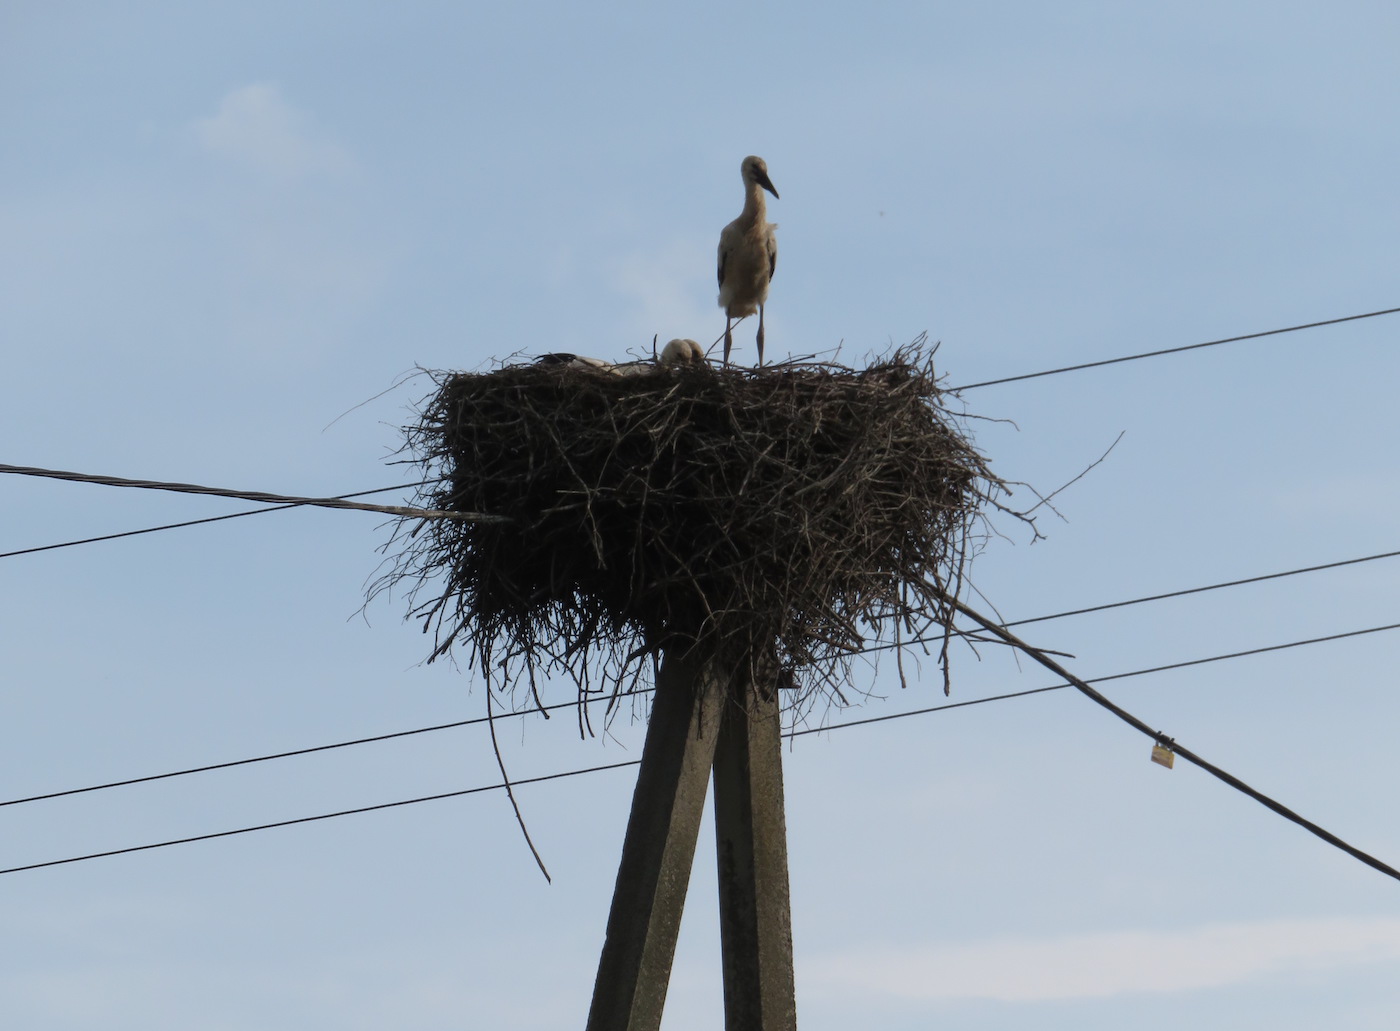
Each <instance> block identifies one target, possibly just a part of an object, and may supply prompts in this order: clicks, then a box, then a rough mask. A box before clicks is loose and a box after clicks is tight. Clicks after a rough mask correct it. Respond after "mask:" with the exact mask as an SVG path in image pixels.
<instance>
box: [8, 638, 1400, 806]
mask: <svg viewBox="0 0 1400 1031" xmlns="http://www.w3.org/2000/svg"><path fill="white" fill-rule="evenodd" d="M1006 625H1007V626H1010V625H1012V624H1006ZM1396 629H1400V623H1392V624H1389V625H1387V626H1378V627H1369V628H1367V629H1365V630H1349V631H1346V632H1344V633H1340V634H1330V635H1328V636H1326V637H1312V638H1308V639H1306V640H1301V641H1289V642H1287V643H1285V644H1270V645H1264V646H1263V647H1260V648H1250V649H1248V650H1246V651H1239V652H1230V653H1228V654H1225V655H1211V656H1208V657H1206V658H1203V659H1186V660H1183V661H1181V662H1173V663H1168V664H1166V665H1164V666H1151V667H1148V668H1146V669H1136V670H1130V671H1128V672H1126V673H1111V674H1109V675H1107V676H1102V677H1095V678H1094V679H1093V680H1090V681H1088V682H1089V683H1091V684H1103V683H1107V682H1108V681H1110V680H1126V679H1128V678H1130V677H1141V676H1146V675H1147V674H1149V673H1163V672H1166V671H1167V670H1173V669H1185V668H1187V667H1189V666H1202V665H1206V664H1208V663H1212V662H1222V661H1224V660H1225V659H1242V658H1246V657H1248V656H1251V655H1263V654H1265V653H1267V652H1276V651H1285V650H1287V649H1289V648H1301V647H1304V646H1306V645H1313V644H1323V643H1325V642H1328V641H1338V640H1342V639H1344V638H1348V637H1362V636H1364V635H1366V634H1375V633H1380V632H1381V631H1384V630H1396ZM867 650H868V651H873V650H875V649H873V648H871V649H867ZM1068 686H1069V684H1067V683H1065V684H1055V685H1053V686H1051V687H1037V688H1032V689H1030V690H1028V691H1013V692H1011V693H1009V694H1001V695H992V696H989V697H986V698H973V699H970V700H968V701H965V702H950V703H947V704H944V705H934V706H930V707H929V708H926V709H912V710H909V711H907V712H898V713H890V714H887V715H884V716H871V717H869V718H867V719H860V720H851V721H848V722H846V723H833V724H829V725H827V726H823V727H813V728H807V729H803V730H799V731H794V732H793V735H792V736H794V737H796V736H801V735H803V734H814V733H820V732H821V731H823V730H829V729H835V728H839V727H858V726H862V725H864V724H866V723H882V722H884V721H886V720H895V719H903V718H905V717H906V716H921V715H925V714H927V713H931V712H940V711H942V710H944V709H959V708H963V707H965V706H968V705H981V704H983V703H984V702H998V701H1003V700H1005V699H1008V698H1023V697H1026V696H1027V695H1033V694H1043V693H1044V692H1046V691H1059V690H1063V689H1064V688H1066V687H1068ZM652 690H653V689H652V688H637V689H636V690H632V691H624V692H622V695H621V697H630V696H634V695H645V694H651V693H652ZM611 697H612V696H608V697H606V698H604V697H599V698H590V699H586V700H585V701H584V703H583V704H586V705H592V704H593V703H594V702H603V701H611ZM579 704H580V703H579V702H578V701H577V700H575V701H572V702H556V703H555V704H553V705H545V706H541V707H539V708H533V709H526V710H523V711H520V712H504V713H500V714H498V715H491V716H474V717H472V718H471V719H465V720H455V721H453V722H451V723H438V724H435V725H433V726H430V727H415V728H413V729H412V730H396V731H391V732H389V733H387V734H375V735H373V736H372V737H359V738H353V739H351V740H349V741H336V742H332V743H331V744H326V745H312V746H310V747H308V748H296V749H292V750H291V751H287V752H273V753H271V754H268V755H257V756H252V757H250V758H247V759H234V760H232V761H229V762H221V763H210V764H209V765H206V766H193V767H190V768H188V769H183V770H171V771H169V772H167V773H153V774H149V775H147V776H143V777H129V778H127V779H125V780H114V781H108V782H106V783H103V784H89V785H87V786H85V787H81V788H67V789H64V790H62V791H49V792H45V793H44V794H41V795H28V796H26V797H24V798H11V799H6V800H4V801H0V809H3V808H5V807H6V806H12V805H26V804H28V803H30V802H43V801H46V800H48V799H53V798H65V797H67V796H69V795H83V794H87V793H88V792H92V791H105V790H107V789H108V788H121V787H128V786H130V785H132V784H145V783H148V782H150V781H156V780H169V779H170V778H172V777H186V776H189V775H190V774H194V773H209V772H212V771H214V770H226V769H231V768H233V767H235V766H249V765H252V764H253V763H261V762H270V761H272V760H274V759H290V758H292V757H294V756H298V755H311V754H312V753H315V752H329V751H333V750H334V749H337V748H351V747H353V746H356V745H367V744H374V743H376V742H379V741H391V740H393V739H395V738H401V737H413V736H415V735H417V734H431V733H434V732H436V731H439V730H453V729H456V728H458V727H471V726H479V725H481V724H483V723H493V724H494V723H495V722H496V721H497V720H504V719H513V718H515V717H518V716H530V715H533V714H535V713H537V712H539V713H550V712H555V711H557V710H559V709H570V708H574V707H575V706H577V705H579Z"/></svg>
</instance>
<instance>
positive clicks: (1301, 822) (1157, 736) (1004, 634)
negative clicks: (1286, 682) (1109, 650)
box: [943, 594, 1400, 881]
mask: <svg viewBox="0 0 1400 1031" xmlns="http://www.w3.org/2000/svg"><path fill="white" fill-rule="evenodd" d="M943 601H944V603H945V604H947V605H951V606H952V607H953V608H955V609H957V610H958V611H959V612H961V613H962V614H963V615H964V616H966V617H967V618H968V619H971V620H972V621H973V622H975V623H978V624H980V625H981V626H982V628H983V629H984V630H986V631H988V632H989V633H992V634H995V635H996V636H998V637H1000V638H1001V639H1002V640H1004V641H1005V642H1006V643H1007V644H1009V645H1012V646H1013V647H1015V648H1018V649H1020V650H1021V651H1022V652H1024V653H1025V654H1026V655H1028V656H1030V657H1031V658H1032V659H1034V660H1035V661H1036V662H1038V663H1040V664H1041V665H1042V666H1044V667H1045V668H1046V669H1048V670H1050V671H1051V672H1053V673H1055V674H1057V675H1059V676H1062V677H1064V678H1065V679H1066V680H1067V681H1069V682H1070V684H1072V685H1073V686H1074V687H1075V688H1077V689H1078V690H1079V692H1080V693H1081V694H1083V695H1084V696H1085V697H1086V698H1088V699H1089V700H1090V701H1092V702H1094V703H1095V704H1097V705H1101V706H1103V708H1105V709H1107V710H1108V711H1109V712H1111V713H1113V715H1115V716H1117V717H1118V718H1119V719H1120V720H1122V721H1123V722H1124V723H1126V724H1128V725H1129V726H1130V727H1132V728H1134V729H1135V730H1138V731H1141V732H1142V733H1143V734H1146V735H1147V736H1148V737H1150V738H1151V739H1152V740H1153V741H1155V742H1157V744H1159V745H1161V746H1163V747H1164V748H1169V749H1171V750H1172V751H1173V752H1175V753H1176V754H1177V755H1179V756H1181V757H1182V758H1183V759H1185V760H1186V761H1187V762H1190V763H1194V764H1195V765H1197V766H1199V767H1200V768H1201V769H1203V770H1205V771H1206V772H1207V773H1209V774H1210V775H1211V776H1213V777H1216V778H1217V779H1219V780H1221V781H1223V782H1224V783H1226V784H1228V785H1229V786H1230V787H1232V788H1234V789H1235V790H1236V791H1240V792H1243V793H1244V794H1246V795H1248V796H1249V797H1250V798H1252V799H1254V800H1255V801H1256V802H1258V803H1260V804H1261V805H1263V806H1265V807H1266V808H1268V809H1271V810H1273V811H1274V812H1275V813H1277V814H1278V815H1279V816H1282V817H1283V818H1284V819H1286V820H1289V821H1291V822H1292V823H1296V824H1297V825H1298V826H1300V827H1302V828H1303V829H1304V830H1307V831H1310V832H1311V833H1313V834H1315V835H1317V836H1318V837H1319V838H1321V839H1322V840H1323V841H1325V842H1327V843H1328V844H1329V845H1332V846H1334V847H1336V848H1339V849H1341V850H1342V851H1343V852H1345V853H1347V854H1348V855H1350V856H1351V857H1352V858H1353V859H1358V860H1360V861H1361V862H1363V863H1365V864H1366V865H1367V866H1369V867H1371V868H1372V869H1374V870H1379V871H1380V872H1381V873H1383V874H1385V875H1387V876H1389V877H1394V878H1395V879H1396V880H1397V881H1400V870H1397V869H1395V867H1393V866H1390V865H1389V864H1387V863H1384V862H1382V861H1381V860H1379V859H1377V858H1376V857H1375V856H1373V855H1370V854H1369V853H1366V852H1362V851H1361V850H1360V849H1359V848H1356V847H1355V846H1354V845H1349V844H1348V843H1347V842H1345V841H1343V840H1342V839H1341V838H1339V837H1337V836H1336V835H1335V834H1333V833H1332V832H1331V831H1329V830H1326V829H1325V828H1323V827H1321V826H1319V825H1318V824H1316V823H1313V822H1312V821H1311V820H1308V819H1306V818H1305V817H1302V816H1299V815H1298V814H1297V813H1295V812H1294V811H1293V810H1292V809H1289V808H1288V807H1287V806H1285V805H1283V804H1282V803H1281V802H1277V801H1275V800H1274V799H1272V798H1270V797H1269V796H1268V795H1266V794H1264V793H1263V792H1261V791H1258V790H1256V789H1255V788H1252V787H1250V786H1249V785H1248V784H1246V783H1245V782H1244V781H1242V780H1240V779H1239V778H1238V777H1236V776H1235V775H1234V774H1232V773H1227V772H1226V771H1224V770H1222V769H1221V768H1220V767H1219V766H1216V765H1215V764H1213V763H1209V762H1207V761H1206V760H1205V759H1203V758H1201V757H1200V756H1199V755H1197V754H1196V753H1195V752H1193V751H1191V749H1189V748H1187V747H1186V746H1184V745H1180V744H1177V742H1176V741H1175V740H1174V739H1172V738H1169V737H1167V736H1166V735H1165V734H1163V733H1162V732H1161V731H1160V730H1153V729H1152V728H1151V727H1150V726H1148V725H1147V724H1146V723H1144V722H1143V721H1142V720H1140V719H1138V718H1137V717H1136V716H1134V715H1133V714H1132V713H1130V712H1128V711H1127V710H1126V709H1124V708H1122V707H1121V706H1119V705H1116V704H1115V703H1113V702H1111V701H1110V700H1109V699H1108V698H1106V697H1105V696H1104V695H1102V694H1100V693H1099V692H1098V691H1096V690H1094V688H1092V687H1090V686H1089V684H1088V683H1087V682H1086V681H1083V680H1080V679H1079V678H1078V677H1076V676H1075V675H1074V674H1073V673H1071V672H1069V671H1068V670H1067V669H1065V668H1064V667H1063V666H1061V665H1060V664H1059V663H1058V662H1056V661H1055V660H1054V659H1052V658H1051V657H1050V656H1048V655H1046V654H1045V653H1044V652H1043V651H1041V650H1040V649H1039V648H1035V647H1033V646H1031V645H1029V644H1026V642H1025V641H1022V640H1021V639H1020V638H1019V637H1017V636H1016V635H1015V634H1013V633H1012V632H1011V631H1010V630H1007V629H1006V628H1005V627H1004V626H1000V625H998V624H997V623H995V622H993V621H992V620H990V619H988V618H987V617H986V616H983V615H982V614H981V613H979V612H977V611H976V610H974V609H972V608H969V607H968V606H967V605H964V604H963V603H962V602H961V601H959V600H958V599H957V598H953V597H950V596H949V595H947V594H944V595H943ZM1377 629H1392V628H1391V627H1378V628H1377ZM1347 636H1351V635H1347ZM1319 640H1323V638H1319ZM1326 640H1335V638H1326Z"/></svg>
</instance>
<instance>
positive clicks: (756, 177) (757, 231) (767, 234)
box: [719, 155, 778, 365]
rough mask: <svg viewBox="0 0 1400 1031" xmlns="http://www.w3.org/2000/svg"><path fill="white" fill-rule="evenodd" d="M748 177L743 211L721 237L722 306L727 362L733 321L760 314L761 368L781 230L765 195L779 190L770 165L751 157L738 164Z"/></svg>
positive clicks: (744, 175)
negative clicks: (766, 312)
mask: <svg viewBox="0 0 1400 1031" xmlns="http://www.w3.org/2000/svg"><path fill="white" fill-rule="evenodd" d="M739 171H740V174H742V175H743V177H744V210H743V211H742V212H741V213H740V215H739V217H738V218H736V219H735V220H734V221H733V222H730V223H729V225H727V226H725V227H724V231H723V232H721V233H720V234H719V306H720V307H721V308H723V309H724V316H725V319H724V364H725V365H728V364H729V352H730V349H731V348H732V347H733V346H734V336H733V325H734V320H735V319H737V318H743V317H744V316H745V315H752V314H753V313H754V312H758V364H759V365H762V364H763V305H764V303H765V302H766V301H767V300H768V283H769V281H770V280H771V279H772V278H773V271H774V269H776V268H777V267H778V241H777V239H776V238H775V237H774V235H773V230H775V229H777V228H778V227H777V226H776V225H774V224H773V223H772V222H769V221H768V220H767V218H766V217H765V216H766V215H767V208H766V206H765V204H764V200H763V191H764V190H767V191H768V192H769V193H771V194H772V195H773V196H774V197H777V196H778V191H777V190H776V189H774V188H773V183H772V181H771V180H770V179H769V178H768V165H767V164H766V163H765V162H764V160H763V159H762V158H761V157H754V156H752V155H750V156H749V157H746V158H744V161H743V164H741V165H740V166H739Z"/></svg>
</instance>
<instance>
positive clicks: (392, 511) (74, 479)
mask: <svg viewBox="0 0 1400 1031" xmlns="http://www.w3.org/2000/svg"><path fill="white" fill-rule="evenodd" d="M0 473H8V474H11V475H14V476H40V477H44V478H45V479H50V480H67V481H68V482H70V483H95V484H98V485H100V486H103V487H135V488H137V489H140V490H165V491H174V492H176V493H178V494H205V495H209V496H211V497H218V498H237V499H239V500H241V501H258V502H262V503H263V504H268V505H284V506H296V505H310V506H312V507H315V508H345V509H353V510H355V511H359V512H380V513H383V514H385V515H397V516H409V517H411V518H415V519H457V520H461V521H463V522H469V523H504V522H509V520H508V519H507V518H506V517H505V516H499V515H490V514H487V513H483V512H457V511H444V510H442V509H435V508H412V507H408V506H405V505H366V504H363V503H362V502H359V501H345V500H343V499H342V498H302V497H295V496H293V495H289V494H269V493H267V492H265V491H260V490H232V489H230V488H228V487H205V486H201V485H200V484H197V483H171V482H169V481H165V480H133V479H128V478H126V477H123V476H106V475H100V474H97V473H75V472H68V471H67V470H64V469H41V468H38V467H37V466H32V465H5V464H3V463H0Z"/></svg>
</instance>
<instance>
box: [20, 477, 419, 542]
mask: <svg viewBox="0 0 1400 1031" xmlns="http://www.w3.org/2000/svg"><path fill="white" fill-rule="evenodd" d="M432 482H434V481H432V480H420V481H418V482H417V483H400V484H398V485H397V486H394V487H376V488H374V490H357V491H355V492H354V493H351V494H337V495H336V496H335V498H336V500H337V501H345V500H347V499H349V498H362V497H364V496H366V495H368V494H387V493H388V492H389V491H391V490H407V489H408V488H409V487H421V486H423V485H424V484H427V483H432ZM303 507H304V506H303V505H301V504H300V503H297V502H293V503H291V504H286V505H271V506H266V505H265V506H263V507H262V508H247V509H244V510H243V511H242V512H230V513H229V514H228V515H220V516H208V517H206V518H204V519H187V520H185V521H184V522H182V523H166V524H165V525H163V526H147V527H145V528H144V529H141V530H123V531H122V532H121V533H105V534H103V535H102V536H101V537H84V538H83V539H82V540H76V541H62V542H60V543H58V544H40V545H38V546H37V547H33V548H20V549H19V550H18V551H0V558H13V557H14V556H16V555H32V554H34V553H35V552H39V551H54V550H55V549H57V548H72V547H76V546H77V545H79V544H96V543H97V542H98V541H114V540H117V539H118V538H120V537H138V536H140V535H141V534H143V533H158V532H160V531H161V530H178V529H180V528H181V527H185V526H198V525H200V524H201V523H217V522H221V521H222V520H224V519H241V518H242V517H243V516H252V515H262V514H263V513H264V512H284V511H286V510H287V509H289V508H303Z"/></svg>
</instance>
